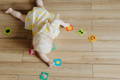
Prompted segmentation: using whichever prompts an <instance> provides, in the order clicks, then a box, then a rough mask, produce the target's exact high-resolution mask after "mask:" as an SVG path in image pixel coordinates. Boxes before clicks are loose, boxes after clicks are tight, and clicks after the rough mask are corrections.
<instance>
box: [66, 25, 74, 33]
mask: <svg viewBox="0 0 120 80" xmlns="http://www.w3.org/2000/svg"><path fill="white" fill-rule="evenodd" d="M73 29H74V27H73V25H70V26H68V27H66V31H68V32H70V31H72V30H73Z"/></svg>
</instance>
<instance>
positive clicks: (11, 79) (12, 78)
mask: <svg viewBox="0 0 120 80" xmlns="http://www.w3.org/2000/svg"><path fill="white" fill-rule="evenodd" d="M0 80H18V77H17V76H16V75H0Z"/></svg>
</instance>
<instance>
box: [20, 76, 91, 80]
mask: <svg viewBox="0 0 120 80" xmlns="http://www.w3.org/2000/svg"><path fill="white" fill-rule="evenodd" d="M38 79H39V76H29V75H28V76H19V79H18V80H38ZM49 80H92V79H90V78H79V77H75V78H73V77H52V76H49Z"/></svg>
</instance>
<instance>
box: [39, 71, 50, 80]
mask: <svg viewBox="0 0 120 80" xmlns="http://www.w3.org/2000/svg"><path fill="white" fill-rule="evenodd" d="M48 76H49V74H48V73H47V72H41V74H40V80H48Z"/></svg>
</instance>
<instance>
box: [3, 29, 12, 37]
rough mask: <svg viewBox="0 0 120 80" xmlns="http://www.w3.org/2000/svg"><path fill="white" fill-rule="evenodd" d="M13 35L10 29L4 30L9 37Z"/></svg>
mask: <svg viewBox="0 0 120 80" xmlns="http://www.w3.org/2000/svg"><path fill="white" fill-rule="evenodd" d="M11 33H12V29H11V28H10V27H6V28H5V30H4V34H5V35H7V36H9V35H11Z"/></svg>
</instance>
